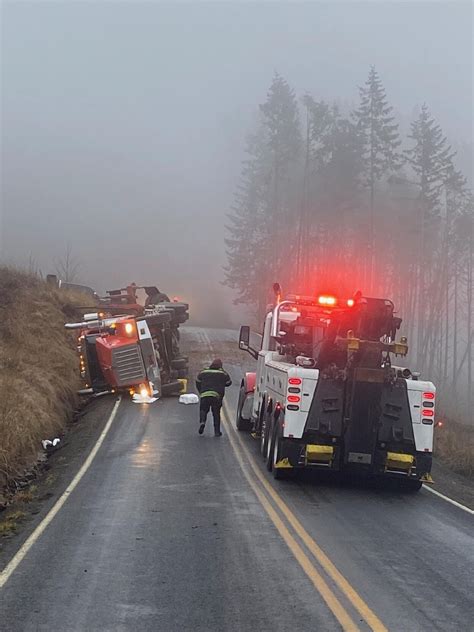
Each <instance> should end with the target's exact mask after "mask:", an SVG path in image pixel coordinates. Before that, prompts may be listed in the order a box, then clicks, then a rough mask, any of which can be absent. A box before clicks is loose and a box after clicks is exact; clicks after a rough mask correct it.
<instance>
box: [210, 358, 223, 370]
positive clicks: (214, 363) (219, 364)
mask: <svg viewBox="0 0 474 632" xmlns="http://www.w3.org/2000/svg"><path fill="white" fill-rule="evenodd" d="M209 368H210V369H222V360H221V359H220V358H216V359H215V360H213V361H212V363H211V366H210V367H209Z"/></svg>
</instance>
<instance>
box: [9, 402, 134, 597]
mask: <svg viewBox="0 0 474 632" xmlns="http://www.w3.org/2000/svg"><path fill="white" fill-rule="evenodd" d="M120 401H121V398H120V397H119V398H118V400H117V401H116V402H115V405H114V407H113V409H112V412H111V413H110V417H109V419H108V421H107V423H106V425H105V428H104V429H103V430H102V432H101V434H100V437H99V438H98V439H97V441H96V443H95V445H94V447H93V448H92V450H91V451H90V453H89V456H88V457H87V459H86V460H85V461H84V463H83V464H82V466H81V469H80V470H79V471H78V472H77V474H76V475H75V477H74V478H73V479H72V481H71V483H70V484H69V485H68V487H67V488H66V489H65V490H64V492H63V493H62V495H61V496H60V498H58V500H57V501H56V503H55V504H54V505H53V507H51V509H50V510H49V512H48V513H47V514H46V516H45V517H44V518H43V520H42V521H41V522H40V523H39V525H38V526H37V527H36V529H35V530H34V531H33V533H32V534H31V535H30V536H29V538H28V539H27V540H26V541H25V542H24V543H23V544H22V546H21V547H20V548H19V549H18V551H17V552H16V553H15V555H14V556H13V557H12V559H11V560H10V561H9V562H8V564H7V565H6V566H5V568H4V569H3V571H2V572H1V573H0V588H3V587H4V586H5V584H6V583H7V581H8V580H9V579H10V576H11V575H12V573H13V572H14V571H15V570H16V568H17V567H18V566H19V564H20V563H21V562H22V560H23V558H24V557H25V556H26V555H27V553H28V551H29V550H30V549H31V547H32V546H33V545H34V544H35V542H36V541H37V540H38V539H39V538H40V537H41V535H42V533H43V532H44V531H45V529H46V527H47V526H48V525H49V524H50V522H51V521H52V520H53V519H54V517H55V516H56V514H57V513H58V512H59V510H60V509H61V507H62V506H63V505H64V503H65V502H66V500H67V499H68V498H69V496H70V494H71V493H72V492H73V491H74V489H75V488H76V487H77V485H78V484H79V482H80V480H81V479H82V477H83V476H84V474H85V473H86V472H87V470H88V469H89V467H90V466H91V464H92V461H93V460H94V457H95V455H96V454H97V452H98V451H99V449H100V446H101V445H102V444H103V442H104V439H105V437H106V436H107V433H108V432H109V430H110V427H111V425H112V423H113V421H114V419H115V415H116V414H117V410H118V407H119V405H120Z"/></svg>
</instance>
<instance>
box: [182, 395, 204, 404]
mask: <svg viewBox="0 0 474 632" xmlns="http://www.w3.org/2000/svg"><path fill="white" fill-rule="evenodd" d="M179 403H180V404H199V397H198V396H197V395H196V394H195V393H184V394H183V395H180V397H179Z"/></svg>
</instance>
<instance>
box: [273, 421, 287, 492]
mask: <svg viewBox="0 0 474 632" xmlns="http://www.w3.org/2000/svg"><path fill="white" fill-rule="evenodd" d="M274 435H275V438H274V440H273V468H272V470H273V478H275V479H276V480H277V481H278V480H282V479H283V478H286V472H287V470H285V469H282V468H279V467H275V465H276V464H277V463H278V461H279V460H280V433H279V431H278V423H276V424H275V432H274Z"/></svg>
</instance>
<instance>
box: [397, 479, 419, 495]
mask: <svg viewBox="0 0 474 632" xmlns="http://www.w3.org/2000/svg"><path fill="white" fill-rule="evenodd" d="M422 486H423V481H418V480H415V479H409V480H401V481H398V488H399V489H400V490H401V491H403V492H407V493H409V494H413V493H415V492H418V491H419V490H420V489H421V488H422Z"/></svg>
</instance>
